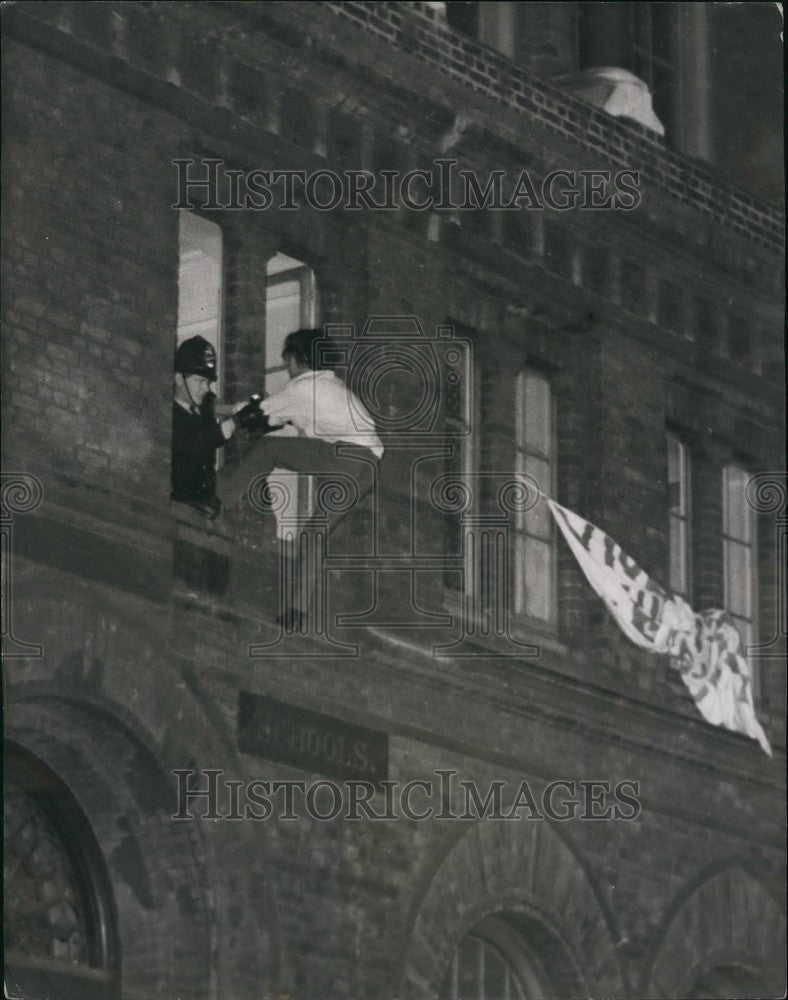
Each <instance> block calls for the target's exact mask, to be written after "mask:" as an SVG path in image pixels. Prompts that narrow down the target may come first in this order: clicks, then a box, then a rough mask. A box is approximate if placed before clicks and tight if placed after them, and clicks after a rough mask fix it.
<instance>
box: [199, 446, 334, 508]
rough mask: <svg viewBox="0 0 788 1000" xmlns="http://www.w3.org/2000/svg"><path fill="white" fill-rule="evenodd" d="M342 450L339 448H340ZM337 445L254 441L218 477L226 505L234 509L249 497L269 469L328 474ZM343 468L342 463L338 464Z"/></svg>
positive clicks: (332, 468)
mask: <svg viewBox="0 0 788 1000" xmlns="http://www.w3.org/2000/svg"><path fill="white" fill-rule="evenodd" d="M340 447H342V445H340ZM335 449H336V446H335V445H333V444H329V443H328V442H327V441H321V440H320V439H319V438H300V437H271V436H270V435H267V436H266V437H264V438H262V439H261V440H260V441H257V442H255V444H254V445H252V447H251V448H250V449H249V452H248V453H247V454H246V455H245V456H244V458H242V459H241V460H240V462H238V463H237V464H236V465H235V466H233V467H231V468H227V469H223V470H222V472H221V473H220V474H219V486H220V493H221V495H222V498H223V499H224V500H225V502H226V503H227V504H228V506H231V507H233V506H235V505H236V504H237V503H238V502H239V501H244V500H246V499H247V498H248V496H249V491H250V489H251V487H252V484H253V483H255V482H256V481H258V480H259V479H260V477H265V476H267V475H268V474H269V473H270V472H271V470H272V469H290V470H291V471H293V472H306V473H310V474H317V473H320V472H323V471H326V472H329V473H330V472H331V471H333V470H334V469H337V471H339V468H338V467H337V457H336V453H335ZM340 465H341V468H342V469H344V468H345V465H344V463H340Z"/></svg>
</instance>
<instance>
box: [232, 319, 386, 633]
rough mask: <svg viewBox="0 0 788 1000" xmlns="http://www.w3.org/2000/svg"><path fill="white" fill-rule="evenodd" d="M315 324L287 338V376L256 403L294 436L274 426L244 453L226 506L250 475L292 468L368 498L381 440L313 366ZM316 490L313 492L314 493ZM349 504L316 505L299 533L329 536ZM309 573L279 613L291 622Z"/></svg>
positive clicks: (301, 612)
mask: <svg viewBox="0 0 788 1000" xmlns="http://www.w3.org/2000/svg"><path fill="white" fill-rule="evenodd" d="M324 340H325V337H324V335H323V331H322V330H320V329H302V330H296V331H294V332H293V333H290V334H288V335H287V337H286V338H285V343H284V347H283V349H282V361H283V362H284V364H285V367H286V369H287V374H288V375H289V377H290V381H289V382H288V384H287V385H286V386H285V388H284V389H282V390H281V392H278V393H276V394H275V395H273V396H270V397H269V398H268V399H264V400H262V401H261V402H260V411H261V413H262V414H263V416H264V417H265V418H266V421H267V427H266V430H271V429H273V428H277V427H280V426H281V427H282V428H284V427H285V426H286V425H290V426H291V427H292V428H294V429H295V431H296V432H297V435H298V436H295V437H293V436H288V437H282V436H279V435H277V433H276V429H273V430H272V432H271V433H267V434H266V436H265V437H263V438H262V439H261V440H260V441H258V442H257V443H256V444H255V445H253V447H252V448H251V450H250V451H249V453H248V454H247V455H246V457H245V458H244V459H243V460H242V461H241V462H240V463H239V464H238V465H237V466H236V467H235V468H234V469H232V470H228V472H227V474H226V475H224V476H223V477H222V478H223V489H222V492H223V493H224V495H225V496H226V497H227V499H228V501H229V502H230V503H233V502H234V501H237V500H238V499H242V498H245V497H248V496H249V492H250V488H251V487H252V484H253V482H254V481H255V480H259V478H260V477H261V476H267V475H269V474H270V472H271V470H272V469H274V468H283V469H290V470H292V471H294V472H303V473H307V474H309V475H316V476H318V477H319V479H322V480H329V481H330V480H331V479H332V476H334V477H342V478H343V479H345V480H346V481H347V480H348V479H349V480H350V481H351V483H352V484H353V487H354V492H355V494H356V498H355V503H358V502H359V501H360V500H361V499H362V498H363V497H365V496H366V495H367V494H368V493H369V492H370V490H371V489H372V487H373V486H374V483H375V467H376V466H377V463H378V461H379V460H380V458H381V457H382V455H383V444H382V442H381V440H380V437H379V436H378V434H377V431H376V429H375V424H374V421H373V420H372V418H371V417H370V415H369V412H368V411H367V409H366V408H365V407H364V405H363V404H362V403H361V401H360V400H359V399H358V397H357V396H356V395H355V394H354V393H353V392H351V391H350V389H348V388H347V386H346V385H345V383H344V382H343V381H342V379H340V378H339V377H338V376H337V375H336V374H335V373H334V372H332V371H328V370H316V369H315V368H314V367H313V366H314V365H315V364H316V357H317V345H318V342H319V341H324ZM319 492H320V490H319V487H318V495H319ZM352 506H354V504H350V505H343V507H342V509H340V510H332V509H329V508H328V505H327V507H326V509H325V510H318V511H316V512H315V514H313V516H312V517H311V518H309V520H308V521H307V522H306V523H305V524H304V525H303V528H302V530H304V531H314V529H316V528H321V529H323V530H324V531H326V534H327V536H330V534H331V532H332V531H333V530H334V529H335V528H336V526H337V525H338V524H339V522H340V521H341V520H342V519H343V518H344V516H345V515H346V514H347V513H348V512H349V510H350V509H352ZM310 573H311V571H307V570H305V569H303V568H302V586H301V587H300V588H297V589H299V590H300V591H301V592H302V594H305V595H306V597H305V598H304V599H303V600H302V604H304V605H305V606H303V607H295V608H288V609H286V611H285V614H284V616H283V618H284V621H285V624H286V625H287V626H288V627H297V626H298V625H300V624H301V623H302V622H303V619H304V617H305V615H306V613H307V610H308V606H309V604H311V600H312V597H313V596H314V595H313V593H312V592H313V590H314V584H315V582H316V581H315V580H314V579H309V580H307V581H306V584H305V583H304V579H305V577H306V576H307V575H309V574H310Z"/></svg>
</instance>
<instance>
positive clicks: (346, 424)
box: [260, 370, 383, 458]
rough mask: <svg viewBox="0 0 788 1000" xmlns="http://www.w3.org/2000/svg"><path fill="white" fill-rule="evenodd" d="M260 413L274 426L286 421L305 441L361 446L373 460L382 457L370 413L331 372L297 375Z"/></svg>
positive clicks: (263, 406) (264, 401) (268, 400)
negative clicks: (373, 457) (275, 423)
mask: <svg viewBox="0 0 788 1000" xmlns="http://www.w3.org/2000/svg"><path fill="white" fill-rule="evenodd" d="M260 409H261V410H262V411H263V413H265V414H266V415H267V416H268V417H270V418H271V420H272V421H274V422H276V421H279V420H281V421H282V422H283V423H284V422H285V421H289V422H290V423H291V424H293V426H294V427H295V428H296V429H297V430H298V432H299V434H302V435H303V436H304V437H311V438H320V439H321V440H323V441H328V442H329V444H335V443H336V442H337V441H347V442H349V443H351V444H358V445H362V446H363V447H365V448H369V450H370V451H371V452H372V453H373V454H374V455H375V457H376V458H380V457H381V456H382V454H383V444H382V442H381V440H380V438H379V437H378V435H377V431H376V430H375V424H374V422H373V420H372V418H371V417H370V415H369V412H368V411H367V410H366V408H365V407H364V405H363V404H362V403H361V401H360V400H359V398H358V397H357V396H356V395H355V394H354V393H352V392H351V391H350V389H348V387H347V386H346V385H345V383H344V382H343V381H342V379H341V378H339V377H338V376H337V375H336V374H335V373H334V372H332V371H327V370H326V371H306V372H302V374H301V375H296V377H295V378H293V379H291V380H290V381H289V382H288V384H287V385H286V386H285V387H284V389H282V390H281V392H277V393H275V394H274V395H273V396H269V397H268V399H264V400H263V401H262V402H261V403H260Z"/></svg>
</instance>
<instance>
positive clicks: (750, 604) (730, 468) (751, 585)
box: [722, 462, 758, 689]
mask: <svg viewBox="0 0 788 1000" xmlns="http://www.w3.org/2000/svg"><path fill="white" fill-rule="evenodd" d="M734 477H736V480H738V485H737V483H736V482H735V480H734ZM749 479H750V473H749V472H747V470H746V469H745V468H744V467H743V466H741V465H739V464H737V463H735V462H732V463H730V464H728V465H726V466H725V467H724V468H723V470H722V567H723V582H724V583H723V585H724V600H725V610H726V611H727V612H728V614H729V615H730V616H731V618H733V620H734V622H735V623H736V626H737V628H738V629H739V632H740V633H741V638H742V654H745V653H746V650H747V647H748V646H754V645H755V644H756V642H757V629H758V533H757V519H756V515H755V511H754V510H753V509H752V507H751V506H750V505H749V503H748V502H747V497H746V488H747V483H748V482H749ZM734 491H735V493H736V494H737V496H736V497H735V498H734ZM739 494H740V496H738V495H739ZM734 499H736V500H738V503H734ZM736 507H738V510H739V511H740V512H741V513H742V514H743V517H744V520H743V521H742V523H741V524H740V525H734V524H733V523H732V519H733V517H734V512H735V509H736ZM736 532H738V533H736ZM741 550H743V551H744V559H745V563H746V572H747V574H748V579H746V580H745V588H746V589H745V595H744V596H745V601H744V604H745V607H744V609H742V608H741V606H740V605H739V603H738V601H737V602H736V605H734V594H735V584H736V583H737V581H734V580H733V578H732V577H733V571H734V565H733V555H734V553H735V552H737V551H739V553H740V554H741ZM742 610H743V611H744V613H742ZM756 680H757V678H756V676H755V672H754V673H753V688H754V689H755V688H756Z"/></svg>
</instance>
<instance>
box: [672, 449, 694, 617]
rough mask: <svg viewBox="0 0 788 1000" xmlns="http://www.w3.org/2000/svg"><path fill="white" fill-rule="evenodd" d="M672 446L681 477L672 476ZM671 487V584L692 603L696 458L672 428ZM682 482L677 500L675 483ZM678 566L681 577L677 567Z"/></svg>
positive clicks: (677, 592) (675, 590)
mask: <svg viewBox="0 0 788 1000" xmlns="http://www.w3.org/2000/svg"><path fill="white" fill-rule="evenodd" d="M671 449H674V454H675V457H676V460H677V462H676V464H677V466H678V468H677V471H678V479H677V480H673V479H671V464H672V462H671ZM666 451H667V455H666V460H667V487H668V574H667V575H668V586H669V588H670V589H671V590H672V591H673V593H675V594H679V595H681V597H683V598H685V600H687V601H689V602H690V603H691V597H692V460H691V456H690V451H689V448H688V447H687V444H686V442H684V441H682V439H681V438H680V437H679V436H678V435H677V434H674V433H673V432H672V431H668V432H667V434H666ZM674 482H676V483H678V497H677V498H675V499H676V500H677V502H674V497H673V496H672V490H671V487H672V485H673V483H674ZM677 568H678V578H677V576H676V573H675V570H676V569H677Z"/></svg>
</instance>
